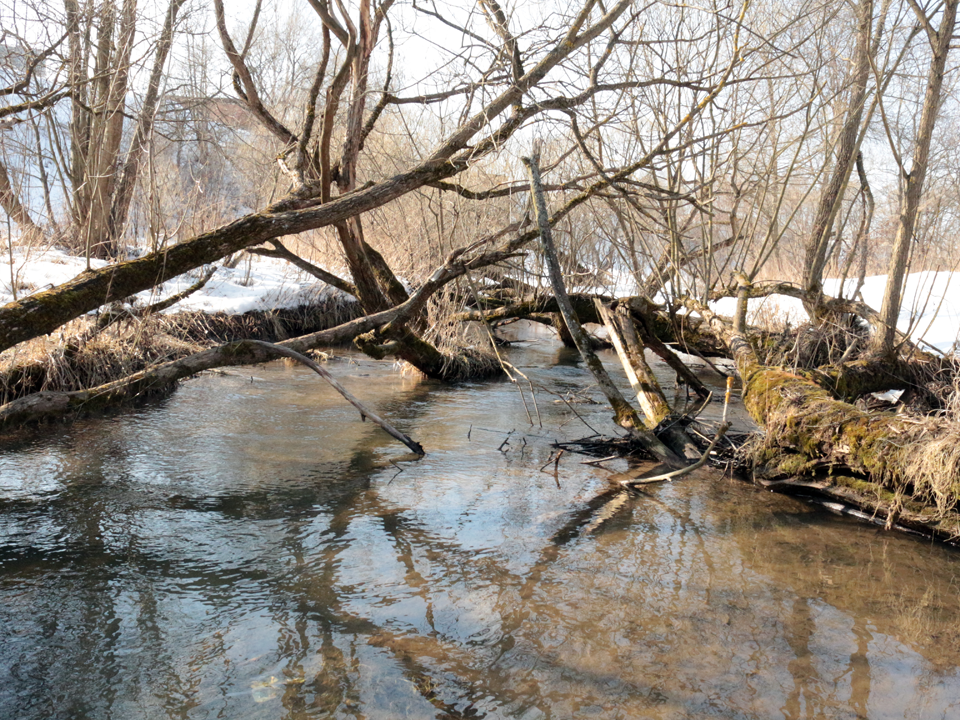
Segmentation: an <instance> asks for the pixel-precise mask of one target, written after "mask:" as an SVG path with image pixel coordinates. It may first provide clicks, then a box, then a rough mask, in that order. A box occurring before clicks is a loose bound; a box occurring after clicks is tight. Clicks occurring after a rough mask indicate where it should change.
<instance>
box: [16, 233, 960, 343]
mask: <svg viewBox="0 0 960 720" xmlns="http://www.w3.org/2000/svg"><path fill="white" fill-rule="evenodd" d="M105 264H106V263H105V262H104V261H102V260H92V261H91V262H90V265H91V267H93V268H95V269H96V268H101V267H103V266H104V265H105ZM84 269H86V261H85V260H83V258H78V257H72V256H70V255H67V254H66V253H63V252H61V251H58V250H47V251H44V252H30V253H29V254H26V255H23V254H19V252H18V251H17V250H14V254H13V276H14V283H15V285H16V287H17V288H18V289H17V297H18V298H22V297H24V296H26V295H28V294H31V293H34V292H39V291H41V290H47V289H49V288H52V287H55V286H56V285H59V284H61V283H64V282H66V281H68V280H70V279H71V278H73V277H75V276H76V275H77V274H79V273H81V272H83V271H84ZM10 271H11V265H10V256H9V255H5V256H4V257H0V304H6V303H8V302H10V301H12V300H13V293H12V292H11V289H10V278H11V275H10ZM200 273H201V270H195V271H193V272H190V273H187V274H185V275H181V276H180V277H177V278H174V279H173V280H169V281H167V282H166V283H164V284H163V285H161V286H160V287H159V288H156V289H154V290H153V291H147V292H143V293H140V294H139V295H138V296H137V299H138V302H139V303H140V304H150V303H154V302H158V301H160V300H162V299H164V298H166V297H169V296H170V295H174V294H176V293H178V292H181V291H182V290H185V289H187V288H188V287H190V286H191V285H193V283H195V282H196V281H197V279H198V278H199V277H200ZM885 282H886V276H885V275H877V276H874V277H869V278H867V279H866V282H865V283H864V286H863V289H862V294H863V300H864V302H866V303H867V304H868V305H870V306H871V307H873V308H877V309H879V308H880V305H881V304H882V301H883V288H884V284H885ZM855 286H856V281H854V280H848V281H847V282H846V284H845V285H844V287H843V290H844V292H845V294H846V295H850V294H851V293H852V292H853V291H854V289H855ZM840 289H841V288H840V282H839V281H838V280H827V281H825V282H824V291H825V292H826V293H827V294H828V295H831V296H836V295H837V294H838V293H839V291H840ZM632 291H633V290H630V292H632ZM338 293H339V291H338V290H336V289H334V288H331V287H329V286H328V285H325V284H324V283H322V282H320V281H318V280H316V279H315V278H313V277H312V276H310V275H308V274H307V273H305V272H303V271H301V270H299V269H298V268H296V267H294V266H292V265H290V264H289V263H287V262H285V261H283V260H275V259H273V258H264V257H260V256H256V255H248V256H245V257H244V259H243V260H242V261H241V262H240V263H239V264H238V265H237V267H235V268H227V267H223V266H220V267H218V268H217V272H216V274H215V275H214V276H213V278H211V279H210V281H209V282H208V283H207V284H206V286H204V287H203V288H202V289H201V290H199V291H198V292H196V293H194V294H193V295H191V296H190V297H188V298H186V299H185V300H182V301H181V302H180V303H178V304H177V305H175V306H173V307H172V308H171V309H170V310H168V311H167V312H178V311H181V310H198V311H201V312H208V313H214V312H222V313H227V314H230V315H236V314H240V313H245V312H249V311H251V310H276V309H280V308H292V307H297V306H300V305H307V304H311V303H315V302H318V301H320V300H323V299H325V298H327V297H330V296H332V295H335V294H338ZM903 304H904V308H905V309H904V310H903V312H902V313H901V315H900V320H899V323H898V327H899V328H900V329H901V330H902V331H904V332H911V336H912V337H913V339H914V340H915V341H916V340H921V339H922V340H923V341H925V342H927V343H929V344H930V345H933V346H934V347H937V348H939V349H940V350H943V351H944V352H949V351H951V350H952V349H953V348H954V346H955V344H956V342H957V339H958V330H960V273H953V272H919V273H913V274H911V275H910V276H908V278H907V284H906V291H905V293H904V301H903ZM712 307H713V308H714V310H715V311H716V312H718V313H720V314H722V315H733V314H734V311H735V308H736V300H735V299H733V298H726V299H724V300H721V301H719V302H716V303H714V304H713V305H712ZM749 317H750V319H751V321H756V320H758V319H761V318H763V317H768V318H772V317H779V318H781V319H784V320H788V321H789V322H790V323H791V324H792V325H797V324H799V323H801V322H803V321H805V320H806V319H807V315H806V312H805V311H804V310H803V305H802V304H801V302H800V301H799V300H797V299H795V298H790V297H785V296H782V295H775V296H772V297H769V298H758V299H754V300H750V305H749Z"/></svg>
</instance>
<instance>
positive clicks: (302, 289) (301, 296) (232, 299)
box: [0, 250, 339, 315]
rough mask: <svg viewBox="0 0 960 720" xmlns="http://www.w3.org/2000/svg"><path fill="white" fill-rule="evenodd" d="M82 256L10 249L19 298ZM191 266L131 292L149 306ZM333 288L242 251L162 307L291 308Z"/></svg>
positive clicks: (3, 267)
mask: <svg viewBox="0 0 960 720" xmlns="http://www.w3.org/2000/svg"><path fill="white" fill-rule="evenodd" d="M105 264H106V263H105V262H104V261H102V260H91V261H90V266H91V267H92V268H94V269H96V268H100V267H103V266H104V265H105ZM85 268H86V261H85V260H84V259H83V258H78V257H72V256H70V255H67V254H65V253H63V252H60V251H58V250H47V251H45V252H31V253H30V254H29V256H28V257H23V256H21V255H18V254H17V251H16V250H14V257H13V277H14V283H15V284H16V286H17V288H18V291H17V297H18V298H22V297H24V296H26V295H28V294H30V293H34V292H38V291H41V290H47V289H49V288H51V287H54V286H56V285H59V284H60V283H63V282H66V281H67V280H70V279H71V278H73V277H75V276H76V275H78V274H79V273H81V272H83V271H84V269H85ZM10 270H11V267H10V257H9V255H7V256H6V257H5V258H2V259H0V304H5V303H8V302H10V301H11V300H13V293H12V292H11V290H10V280H11V274H10ZM201 274H202V270H199V269H198V270H196V271H193V272H190V273H187V274H185V275H181V276H180V277H177V278H174V279H173V280H169V281H167V282H165V283H164V284H163V285H161V286H160V287H158V288H155V289H154V290H152V291H146V292H142V293H140V294H139V295H137V300H138V302H139V303H140V304H144V305H149V304H151V303H155V302H158V301H160V300H163V299H164V298H166V297H169V296H170V295H174V294H176V293H178V292H181V291H182V290H186V289H187V288H188V287H190V286H191V285H193V284H194V283H195V282H196V281H197V280H198V279H199V278H200V276H201ZM338 292H339V291H338V290H336V289H334V288H331V287H329V286H327V285H325V284H323V283H320V282H319V281H317V280H316V278H313V277H312V276H310V275H308V274H307V273H305V272H303V271H301V270H299V269H298V268H296V267H294V266H292V265H290V263H288V262H286V261H284V260H274V259H273V258H264V257H258V256H255V255H250V256H246V257H245V258H244V259H243V260H241V261H240V263H239V264H238V265H237V267H235V268H227V267H223V266H220V267H218V268H217V272H216V273H215V274H214V276H213V277H212V278H211V279H210V281H209V282H208V283H207V284H206V285H205V286H204V287H203V288H201V289H200V290H198V291H197V292H195V293H194V294H193V295H190V296H189V297H187V298H186V299H184V300H182V301H181V302H179V303H178V304H176V305H175V306H173V307H172V308H171V309H170V310H169V311H168V312H179V311H183V310H200V311H203V312H209V313H214V312H223V313H227V314H230V315H234V314H240V313H245V312H248V311H250V310H275V309H278V308H288V307H297V306H299V305H306V304H309V303H313V302H316V301H317V300H319V299H322V298H323V297H324V296H325V295H330V294H334V293H338Z"/></svg>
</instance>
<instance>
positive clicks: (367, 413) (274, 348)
mask: <svg viewBox="0 0 960 720" xmlns="http://www.w3.org/2000/svg"><path fill="white" fill-rule="evenodd" d="M246 342H248V343H254V344H255V345H260V346H261V347H264V348H266V349H267V350H269V351H270V352H272V353H274V354H276V355H283V356H285V357H288V358H292V359H294V360H297V361H298V362H301V363H303V364H304V365H306V366H307V367H308V368H310V369H311V370H313V371H314V372H315V373H317V375H319V376H320V377H322V378H323V379H324V380H326V381H327V382H328V383H330V385H331V386H333V389H334V390H336V391H337V392H338V393H340V394H341V395H343V397H344V399H346V401H347V402H348V403H350V404H351V405H353V406H354V407H355V408H356V409H357V410H359V411H360V416H361V417H364V418H370V419H371V420H373V421H374V422H375V423H376V424H377V425H379V426H380V427H382V428H383V429H384V430H385V431H386V432H387V433H388V434H389V435H391V436H393V437H394V438H396V439H397V440H399V441H400V442H402V443H403V444H404V445H406V446H407V447H408V448H410V449H411V450H412V451H413V452H414V453H416V454H417V455H419V456H420V457H423V456H424V455H426V453H425V452H424V450H423V446H422V445H421V444H420V443H418V442H417V441H416V440H413V439H412V438H410V437H409V436H408V435H404V434H403V433H402V432H400V431H399V430H397V429H396V428H395V427H393V425H391V424H390V423H388V422H387V421H386V420H384V419H383V418H381V417H380V416H379V415H377V414H376V413H375V412H373V411H372V410H370V409H369V408H367V407H365V406H364V405H363V403H361V402H360V401H359V400H358V399H357V398H356V397H354V396H353V395H352V394H351V393H350V392H349V391H348V390H347V389H346V388H345V387H344V386H343V385H341V384H340V383H339V382H337V381H336V380H335V379H334V377H333V376H332V375H331V374H330V373H328V372H327V371H326V370H324V369H323V368H322V367H320V365H318V364H317V363H315V362H314V361H313V360H311V359H310V358H308V357H307V356H306V355H301V354H300V353H298V352H296V351H295V350H290V349H289V348H285V347H282V346H280V345H274V344H273V343H268V342H263V341H262V340H247V341H246Z"/></svg>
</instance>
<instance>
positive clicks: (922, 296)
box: [712, 271, 960, 352]
mask: <svg viewBox="0 0 960 720" xmlns="http://www.w3.org/2000/svg"><path fill="white" fill-rule="evenodd" d="M886 282H887V276H886V275H874V276H872V277H868V278H867V279H866V281H865V282H864V285H863V288H862V290H861V293H862V295H863V301H864V302H865V303H866V304H867V305H869V306H870V307H872V308H874V309H876V310H879V309H880V306H881V305H882V304H883V289H884V287H885V285H886ZM856 284H857V283H856V280H847V282H846V283H845V284H844V286H843V290H844V295H845V297H849V296H850V295H851V294H852V293H853V291H854V289H855V288H856ZM840 286H841V283H840V281H839V280H825V281H824V283H823V291H824V292H825V293H826V294H827V295H830V296H831V297H837V295H838V294H839V292H840V289H841V287H840ZM736 304H737V301H736V300H735V299H734V298H724V299H723V300H721V301H719V302H716V303H713V305H712V307H713V309H714V310H715V311H716V312H718V313H720V314H721V315H730V316H732V315H733V314H734V312H735V309H736ZM765 314H766V316H767V317H779V318H780V319H783V320H788V321H789V322H790V323H791V324H792V325H794V326H796V325H797V324H799V323H801V322H804V321H806V319H807V313H806V311H804V309H803V304H802V303H801V302H800V300H798V299H796V298H791V297H786V296H783V295H773V296H771V297H769V298H757V299H754V300H750V301H749V306H748V310H747V321H748V322H753V321H754V320H756V319H757V318H759V317H763V316H764V315H765ZM897 327H898V328H899V329H900V330H902V331H903V332H905V333H906V332H909V333H910V336H911V338H912V339H913V340H914V341H915V342H918V341H921V340H922V341H923V342H925V343H928V344H929V345H932V346H933V347H935V348H937V349H939V350H942V351H943V352H951V351H952V350H954V347H955V344H956V343H957V340H958V331H960V272H932V271H925V272H918V273H911V274H910V275H908V276H907V284H906V290H905V292H904V295H903V309H902V310H901V312H900V319H899V321H898V322H897Z"/></svg>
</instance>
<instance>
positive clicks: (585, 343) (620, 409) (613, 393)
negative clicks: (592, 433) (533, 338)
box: [522, 153, 680, 465]
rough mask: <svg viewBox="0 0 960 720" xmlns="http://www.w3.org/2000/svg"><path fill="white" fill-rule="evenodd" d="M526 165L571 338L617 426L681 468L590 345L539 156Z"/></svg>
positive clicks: (526, 160)
mask: <svg viewBox="0 0 960 720" xmlns="http://www.w3.org/2000/svg"><path fill="white" fill-rule="evenodd" d="M522 160H523V163H524V165H526V166H527V170H528V171H529V174H530V193H531V195H532V196H533V204H534V212H535V213H536V216H537V224H538V226H539V228H540V241H541V243H542V245H543V254H544V258H545V259H546V262H547V268H548V272H549V277H550V286H551V288H552V289H553V294H554V296H555V297H556V299H557V304H558V305H559V306H560V313H561V314H562V315H563V320H564V322H565V323H566V325H567V328H568V329H569V330H570V335H572V336H573V340H574V342H575V343H576V345H577V349H578V350H579V351H580V356H581V357H582V358H583V361H584V363H585V364H586V365H587V368H588V369H589V370H590V372H591V373H592V374H593V377H594V378H595V379H596V381H597V385H599V386H600V390H601V392H603V394H604V396H605V397H606V398H607V402H609V403H610V407H611V408H613V412H614V422H616V423H617V425H619V426H620V427H622V428H624V429H626V430H627V431H628V432H629V433H630V434H631V435H632V436H633V437H634V438H636V439H637V440H638V441H639V442H640V443H641V444H642V445H643V446H644V447H645V448H646V449H647V450H648V451H649V452H650V453H652V454H653V455H654V456H655V457H657V458H658V459H660V460H661V461H663V462H666V463H670V464H671V465H678V464H680V458H679V457H678V456H677V454H676V453H674V452H673V450H671V449H670V448H668V447H667V446H666V445H664V444H663V443H662V442H661V441H660V440H659V439H658V438H657V436H656V435H654V434H653V433H652V432H650V431H649V430H647V428H646V427H644V425H643V421H642V420H641V419H640V417H639V416H638V415H637V411H636V410H634V409H633V407H632V406H631V405H630V403H628V402H627V401H626V400H625V399H624V397H623V395H621V394H620V391H619V390H618V389H617V386H616V385H614V384H613V381H612V380H611V379H610V376H609V375H608V374H607V371H606V370H605V369H604V367H603V363H601V362H600V358H598V357H597V355H596V353H594V352H593V349H592V347H591V344H590V338H589V337H588V336H587V333H586V331H585V330H584V329H583V326H582V325H581V324H580V321H579V319H578V318H577V314H576V312H575V311H574V309H573V305H572V304H571V303H570V297H569V296H568V295H567V289H566V286H565V285H564V283H563V275H562V274H561V271H560V260H559V258H558V257H557V251H556V248H555V247H554V245H553V236H552V233H551V230H550V219H549V215H548V214H547V207H546V201H545V200H544V196H543V184H542V182H541V180H540V166H539V154H536V153H535V154H534V155H533V156H532V157H529V158H522Z"/></svg>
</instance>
